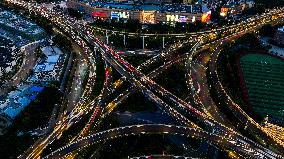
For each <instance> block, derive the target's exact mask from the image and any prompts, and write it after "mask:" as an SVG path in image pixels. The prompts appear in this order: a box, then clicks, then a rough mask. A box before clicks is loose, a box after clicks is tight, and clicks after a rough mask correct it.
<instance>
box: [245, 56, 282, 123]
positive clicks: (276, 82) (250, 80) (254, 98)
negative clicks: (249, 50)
mask: <svg viewBox="0 0 284 159" xmlns="http://www.w3.org/2000/svg"><path fill="white" fill-rule="evenodd" d="M240 66H241V70H242V72H243V76H244V81H245V85H246V87H247V89H248V95H249V101H250V104H251V105H252V107H253V110H254V111H255V112H256V113H257V114H258V115H260V116H262V117H265V116H266V115H269V116H270V117H274V118H278V119H283V118H284V61H283V60H280V59H278V58H275V57H272V56H268V55H262V54H248V55H245V56H243V57H242V58H241V59H240Z"/></svg>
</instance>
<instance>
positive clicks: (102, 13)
mask: <svg viewBox="0 0 284 159" xmlns="http://www.w3.org/2000/svg"><path fill="white" fill-rule="evenodd" d="M92 16H93V17H100V18H107V17H108V14H107V13H105V12H98V11H94V12H93V13H92Z"/></svg>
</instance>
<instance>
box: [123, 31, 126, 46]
mask: <svg viewBox="0 0 284 159" xmlns="http://www.w3.org/2000/svg"><path fill="white" fill-rule="evenodd" d="M123 44H124V46H126V36H125V34H124V35H123Z"/></svg>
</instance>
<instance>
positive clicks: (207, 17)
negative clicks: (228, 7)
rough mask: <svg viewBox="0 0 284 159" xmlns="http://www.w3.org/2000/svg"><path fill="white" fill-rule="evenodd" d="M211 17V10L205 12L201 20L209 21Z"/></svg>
mask: <svg viewBox="0 0 284 159" xmlns="http://www.w3.org/2000/svg"><path fill="white" fill-rule="evenodd" d="M210 17H211V11H208V12H206V13H203V14H202V17H201V21H202V22H204V23H206V22H208V21H209V20H210Z"/></svg>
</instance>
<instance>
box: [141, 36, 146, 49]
mask: <svg viewBox="0 0 284 159" xmlns="http://www.w3.org/2000/svg"><path fill="white" fill-rule="evenodd" d="M142 40H143V46H142V48H143V49H144V48H145V36H142Z"/></svg>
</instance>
